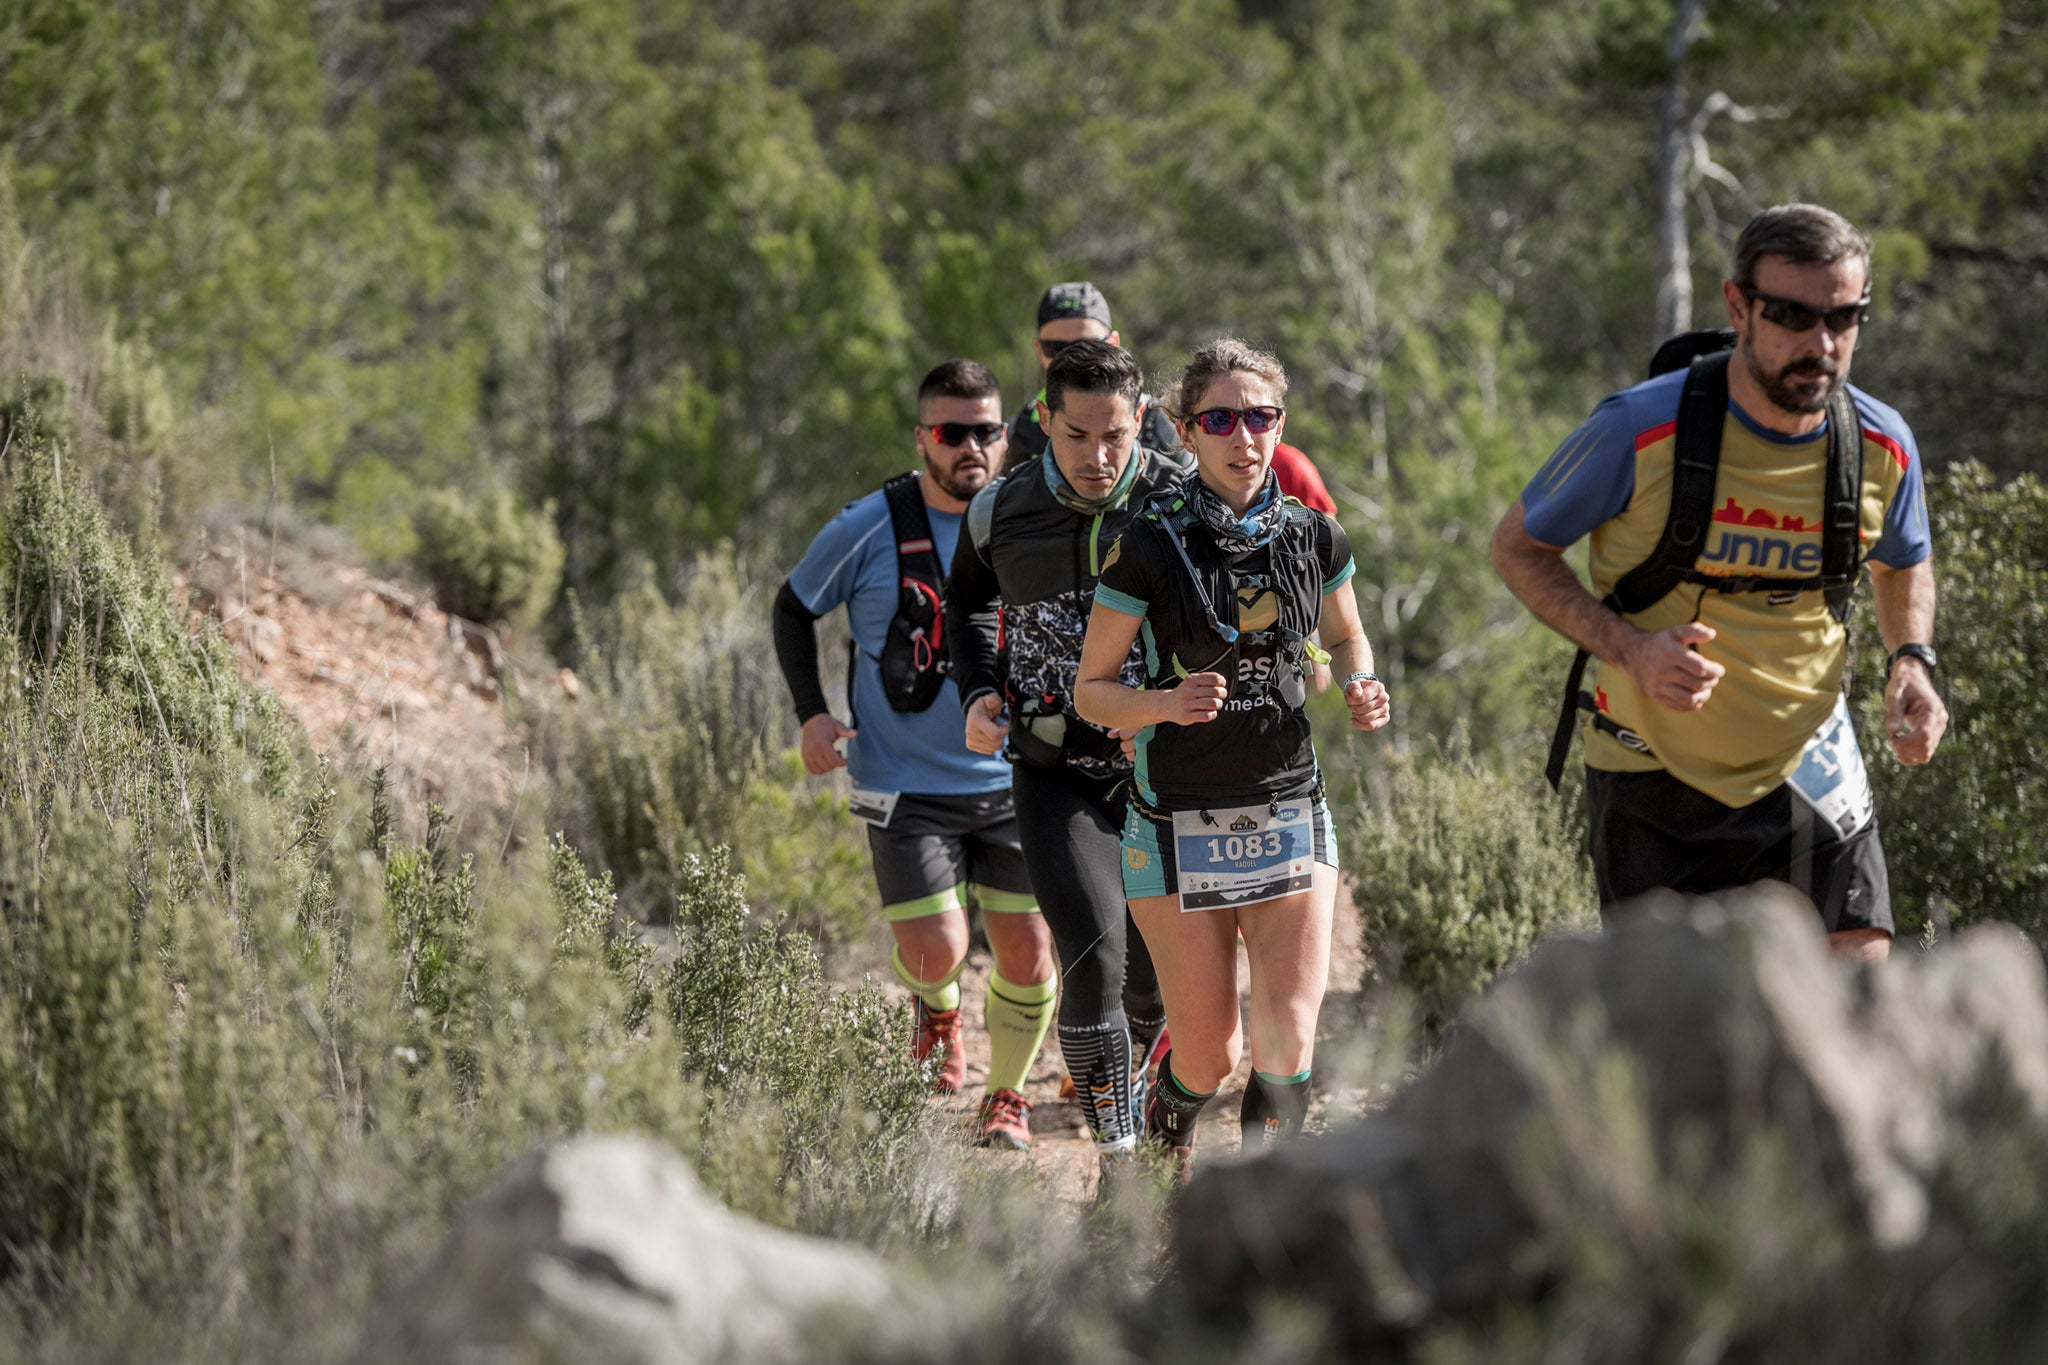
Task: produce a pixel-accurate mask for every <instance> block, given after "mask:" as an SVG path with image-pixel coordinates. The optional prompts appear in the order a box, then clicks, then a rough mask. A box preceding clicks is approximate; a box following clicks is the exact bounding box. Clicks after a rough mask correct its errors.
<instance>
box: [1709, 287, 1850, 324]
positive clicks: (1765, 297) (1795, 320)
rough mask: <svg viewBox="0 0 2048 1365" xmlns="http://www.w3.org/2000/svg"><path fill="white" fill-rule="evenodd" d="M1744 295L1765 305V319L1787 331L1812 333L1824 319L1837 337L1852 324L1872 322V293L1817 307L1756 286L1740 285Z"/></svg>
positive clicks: (1763, 309)
mask: <svg viewBox="0 0 2048 1365" xmlns="http://www.w3.org/2000/svg"><path fill="white" fill-rule="evenodd" d="M1741 289H1742V297H1744V298H1746V299H1753V300H1755V301H1756V302H1758V303H1760V304H1762V305H1763V308H1762V310H1761V311H1762V313H1763V315H1764V320H1765V321H1766V322H1774V323H1776V324H1777V325H1778V326H1780V327H1783V328H1784V329H1785V330H1786V331H1788V332H1810V331H1812V330H1813V325H1814V324H1815V323H1817V322H1824V323H1826V324H1827V328H1828V330H1829V331H1830V332H1833V333H1834V334H1835V335H1836V336H1840V335H1841V334H1842V333H1844V332H1846V331H1848V330H1849V329H1850V328H1852V327H1860V326H1862V325H1863V324H1864V323H1866V322H1868V321H1870V295H1868V294H1865V295H1864V296H1863V297H1862V298H1860V299H1858V300H1856V302H1854V303H1843V304H1837V305H1836V306H1835V307H1833V308H1816V307H1814V306H1813V305H1812V304H1810V303H1801V302H1800V301H1799V300H1798V299H1788V298H1784V297H1782V296H1780V295H1777V294H1766V293H1765V292H1764V291H1763V290H1761V289H1758V288H1757V287H1756V286H1754V285H1749V284H1745V285H1742V286H1741Z"/></svg>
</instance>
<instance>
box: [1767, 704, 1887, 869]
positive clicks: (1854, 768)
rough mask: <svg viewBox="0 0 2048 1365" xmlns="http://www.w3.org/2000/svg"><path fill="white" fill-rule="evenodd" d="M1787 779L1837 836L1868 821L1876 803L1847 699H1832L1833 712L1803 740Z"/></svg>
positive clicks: (1860, 826) (1845, 834) (1847, 832)
mask: <svg viewBox="0 0 2048 1365" xmlns="http://www.w3.org/2000/svg"><path fill="white" fill-rule="evenodd" d="M1786 781H1787V782H1789V783H1790V784H1791V786H1792V790H1793V791H1795V792H1798V793H1799V794H1800V795H1801V796H1803V797H1805V798H1806V803H1807V804H1808V805H1810V806H1812V807H1813V809H1814V811H1815V812H1816V813H1817V814H1818V815H1819V816H1820V818H1821V819H1823V820H1825V821H1827V822H1828V823H1829V824H1830V825H1833V826H1834V828H1835V833H1836V835H1837V836H1838V837H1840V838H1843V839H1846V838H1848V837H1849V836H1850V835H1852V834H1854V833H1855V832H1856V831H1857V830H1859V829H1862V828H1863V827H1864V826H1865V825H1867V824H1869V823H1870V817H1871V814H1872V811H1873V808H1874V806H1875V804H1876V802H1875V799H1874V798H1873V797H1872V796H1871V793H1870V773H1869V771H1868V770H1867V769H1865V768H1864V766H1863V750H1862V749H1861V748H1860V747H1858V745H1857V743H1856V727H1855V726H1853V725H1851V724H1850V723H1849V702H1848V699H1847V698H1845V697H1836V698H1835V709H1834V711H1833V713H1832V714H1830V715H1829V716H1828V719H1827V723H1826V724H1824V725H1822V726H1821V727H1820V729H1819V730H1817V731H1815V732H1814V736H1813V738H1812V739H1809V740H1808V741H1806V749H1805V751H1804V752H1803V753H1801V754H1800V755H1799V766H1798V767H1797V768H1795V769H1793V770H1792V776H1791V777H1789V778H1787V779H1786Z"/></svg>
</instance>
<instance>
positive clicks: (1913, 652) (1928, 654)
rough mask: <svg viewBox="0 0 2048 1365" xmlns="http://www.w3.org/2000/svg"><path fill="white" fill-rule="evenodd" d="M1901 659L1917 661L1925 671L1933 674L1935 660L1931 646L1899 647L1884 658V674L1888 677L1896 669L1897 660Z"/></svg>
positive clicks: (1912, 645) (1911, 645)
mask: <svg viewBox="0 0 2048 1365" xmlns="http://www.w3.org/2000/svg"><path fill="white" fill-rule="evenodd" d="M1901 659H1918V660H1919V661H1920V662H1921V663H1922V664H1924V665H1926V668H1927V671H1928V672H1929V673H1933V672H1934V668H1935V660H1934V646H1933V645H1923V644H1905V645H1900V646H1899V647H1898V648H1897V649H1895V650H1893V651H1892V652H1891V654H1890V655H1889V656H1887V657H1886V659H1885V661H1884V671H1885V673H1886V674H1887V675H1889V674H1890V673H1891V671H1892V670H1893V669H1894V668H1897V667H1898V665H1899V660H1901Z"/></svg>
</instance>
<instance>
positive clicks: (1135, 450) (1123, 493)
mask: <svg viewBox="0 0 2048 1365" xmlns="http://www.w3.org/2000/svg"><path fill="white" fill-rule="evenodd" d="M1143 457H1144V451H1142V450H1141V449H1140V448H1139V447H1137V446H1132V447H1131V458H1130V459H1128V460H1126V461H1124V472H1123V474H1122V475H1121V476H1120V477H1118V479H1117V481H1116V487H1114V488H1112V489H1110V490H1109V493H1108V496H1106V497H1101V498H1084V497H1082V496H1081V495H1080V494H1079V493H1076V492H1075V491H1074V490H1073V487H1072V486H1071V485H1070V484H1068V482H1067V479H1066V476H1065V475H1064V474H1062V473H1060V467H1059V466H1058V465H1057V464H1055V463H1053V458H1052V446H1051V445H1050V444H1048V445H1047V446H1046V448H1045V449H1044V450H1041V451H1039V452H1038V458H1039V461H1040V462H1041V463H1042V464H1043V465H1044V466H1045V486H1046V487H1047V488H1050V489H1051V490H1052V495H1053V497H1055V498H1057V499H1058V500H1059V504H1060V506H1062V507H1064V508H1066V509H1067V510H1068V511H1070V512H1079V513H1080V514H1081V515H1082V516H1084V517H1092V516H1098V515H1100V514H1101V513H1103V512H1107V511H1109V510H1111V509H1112V508H1116V507H1121V506H1123V501H1124V499H1125V498H1128V497H1129V496H1130V495H1131V485H1132V484H1134V483H1136V482H1137V481H1138V464H1139V462H1140V460H1142V459H1143Z"/></svg>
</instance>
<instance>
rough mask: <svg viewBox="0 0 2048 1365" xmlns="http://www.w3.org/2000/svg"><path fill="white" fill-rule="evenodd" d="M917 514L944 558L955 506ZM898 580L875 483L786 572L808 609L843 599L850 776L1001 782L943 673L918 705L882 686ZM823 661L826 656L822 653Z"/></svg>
mask: <svg viewBox="0 0 2048 1365" xmlns="http://www.w3.org/2000/svg"><path fill="white" fill-rule="evenodd" d="M925 515H926V516H927V517H928V518H929V519H930V521H931V525H932V546H933V548H934V549H936V550H937V551H938V554H939V563H941V564H951V563H952V562H953V546H954V545H955V543H957V542H958V540H959V539H960V522H961V516H960V514H959V513H957V512H939V511H935V510H933V509H932V508H931V507H929V506H927V507H926V508H925ZM900 583H901V576H900V575H899V574H898V573H897V569H896V543H895V538H894V536H893V535H892V534H891V532H890V526H889V500H888V499H887V498H885V497H884V496H883V495H882V493H881V492H880V490H877V491H875V492H873V493H870V494H868V496H866V497H864V498H861V499H860V500H859V501H857V502H851V503H848V504H847V505H846V506H845V508H843V509H842V510H841V511H840V513H839V515H838V516H836V517H834V518H833V519H832V521H831V523H830V524H829V525H827V526H826V527H825V529H824V530H822V531H820V532H819V533H818V538H817V539H816V540H814V541H812V542H811V548H810V549H808V550H806V551H805V552H804V557H803V559H802V560H801V561H800V562H799V563H798V564H797V566H796V568H794V569H793V570H791V571H790V575H789V586H790V589H791V591H793V592H795V593H796V595H797V600H798V601H800V602H802V603H803V604H804V606H805V607H806V608H807V609H809V611H810V612H811V614H812V615H814V616H823V615H825V614H826V613H828V612H830V611H831V610H832V609H833V608H834V607H840V606H843V607H845V608H846V615H847V623H848V625H849V626H851V628H852V631H853V639H854V643H855V644H856V645H858V646H859V647H860V659H859V662H858V663H857V664H855V666H854V670H853V711H854V714H853V718H852V721H851V723H852V724H853V725H854V728H855V729H857V730H858V731H859V732H860V733H859V734H857V735H855V736H854V737H853V738H852V739H850V740H848V741H847V744H846V761H847V768H848V770H849V772H850V773H851V775H852V777H853V784H854V785H855V786H856V787H864V788H867V789H869V790H873V791H888V792H915V793H919V794H921V795H929V796H960V795H965V794H967V793H970V792H991V791H1006V790H1008V788H1009V786H1010V765H1009V764H1007V763H1005V762H1004V761H1003V760H1002V759H1001V758H999V757H996V756H994V755H983V754H977V753H975V752H974V751H973V750H971V749H969V748H968V747H967V741H966V733H967V722H966V717H965V716H964V715H962V714H961V710H960V690H959V689H958V688H957V687H955V686H954V685H953V680H952V679H951V678H948V679H947V680H946V682H945V685H944V686H943V687H941V688H940V689H939V695H938V697H937V698H936V699H934V700H933V702H932V704H931V705H930V706H928V707H926V708H925V709H924V710H922V711H913V712H907V713H906V712H902V711H898V710H896V709H894V708H893V707H891V706H890V705H889V699H888V698H887V697H885V696H884V695H883V694H882V667H881V664H880V663H878V662H877V659H878V657H879V656H880V654H881V652H882V645H883V643H884V642H885V641H886V640H887V639H888V638H889V622H890V620H891V619H892V618H894V616H895V615H896V601H897V597H898V586H899V584H900ZM825 666H826V667H828V668H829V667H830V666H831V665H830V663H829V662H827V663H826V665H825ZM842 719H845V718H844V717H842Z"/></svg>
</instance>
